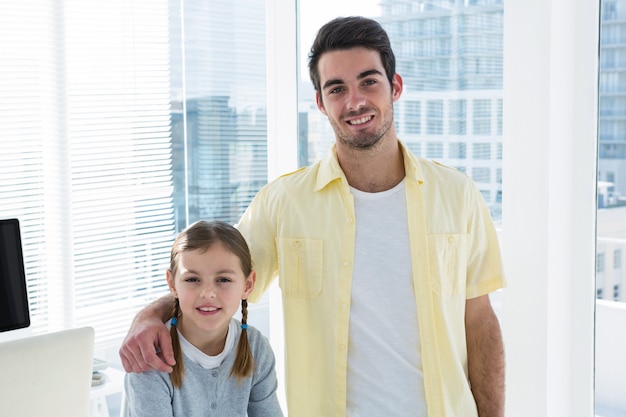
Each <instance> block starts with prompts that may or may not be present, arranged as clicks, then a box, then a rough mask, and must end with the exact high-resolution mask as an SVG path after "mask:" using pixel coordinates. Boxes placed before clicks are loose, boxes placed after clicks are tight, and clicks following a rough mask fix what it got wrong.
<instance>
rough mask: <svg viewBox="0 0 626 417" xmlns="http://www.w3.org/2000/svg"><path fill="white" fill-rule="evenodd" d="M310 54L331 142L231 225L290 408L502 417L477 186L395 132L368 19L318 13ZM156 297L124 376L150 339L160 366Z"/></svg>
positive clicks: (384, 42) (491, 234) (496, 331)
mask: <svg viewBox="0 0 626 417" xmlns="http://www.w3.org/2000/svg"><path fill="white" fill-rule="evenodd" d="M309 58H310V62H309V70H310V74H311V80H312V82H313V84H314V86H315V89H316V100H317V106H318V108H319V109H320V111H321V112H322V113H324V114H325V115H326V116H327V117H328V120H329V121H330V123H331V125H332V127H333V130H334V131H335V135H336V142H335V145H334V146H333V148H332V149H331V150H330V152H329V154H328V155H327V156H326V157H325V158H324V159H323V160H322V161H319V162H318V163H316V164H314V165H312V166H310V167H307V168H304V169H301V170H298V171H296V172H294V173H291V174H288V175H285V176H282V177H281V178H278V179H277V180H276V181H273V182H272V183H270V184H268V185H267V186H266V187H264V188H263V189H262V190H261V191H259V193H258V194H257V196H256V197H255V198H254V200H253V201H252V203H251V204H250V206H249V207H248V209H247V210H246V212H245V213H244V215H243V216H242V218H241V220H240V223H239V225H238V227H239V229H240V230H241V232H242V233H243V234H244V236H246V239H247V240H248V243H249V245H250V250H251V252H252V256H253V259H254V263H255V270H256V271H257V284H256V288H255V293H254V294H253V295H252V299H258V298H259V297H260V296H261V294H262V293H263V292H264V291H265V290H266V289H267V288H268V286H269V285H270V283H271V281H272V280H273V279H274V278H275V277H277V276H278V277H279V285H280V288H281V290H282V295H283V307H284V320H285V339H286V341H285V361H286V373H287V375H286V383H287V386H286V392H287V403H288V408H289V415H290V416H295V417H302V416H304V417H307V416H311V417H321V416H323V417H326V416H337V417H339V416H359V417H361V416H408V415H411V416H434V417H443V416H459V417H461V416H462V417H468V416H470V417H471V416H477V415H478V416H480V417H492V416H496V417H502V416H503V415H504V353H503V346H502V337H501V333H500V327H499V323H498V320H497V317H496V316H495V314H494V312H493V310H492V308H491V304H490V301H489V295H488V293H489V292H492V291H494V290H497V289H499V288H501V287H503V286H504V277H503V273H502V266H501V259H500V253H499V248H498V241H497V237H496V234H495V230H494V227H493V223H492V221H491V218H490V215H489V211H488V209H487V207H486V205H485V203H484V201H483V200H482V198H481V196H480V193H479V192H478V190H477V189H476V187H475V186H474V185H473V183H472V181H471V180H470V179H469V178H468V177H466V176H465V175H464V174H461V173H459V172H457V171H455V170H453V169H450V168H447V167H445V166H442V165H439V164H437V163H434V162H431V161H426V160H423V159H419V158H416V157H415V156H414V155H412V154H411V153H410V151H409V150H408V149H407V148H406V147H405V146H404V145H403V144H402V143H401V142H400V141H399V139H398V138H397V136H396V131H395V126H394V118H393V116H394V115H393V103H394V102H396V101H397V100H398V99H399V98H400V96H401V94H402V88H403V85H402V78H401V77H400V75H399V74H396V72H395V58H394V55H393V51H392V50H391V46H390V43H389V39H388V37H387V34H386V33H385V31H384V30H383V29H382V27H381V26H380V25H379V24H378V23H377V22H375V21H373V20H371V19H365V18H361V17H348V18H338V19H335V20H333V21H331V22H329V23H327V24H326V25H324V26H323V27H322V28H321V29H320V31H319V32H318V35H317V38H316V39H315V41H314V44H313V47H312V49H311V53H310V55H309ZM168 302H171V301H168ZM160 305H161V304H160V303H157V304H155V305H152V306H150V307H149V308H148V309H147V310H145V311H144V312H143V313H140V315H139V316H138V318H137V319H136V321H135V324H134V325H133V328H132V329H131V331H130V333H129V336H128V337H127V339H126V341H125V344H124V346H123V347H122V349H121V350H120V355H121V357H122V361H123V363H124V367H125V368H126V369H127V370H128V371H142V370H144V369H147V368H149V367H156V368H158V369H161V370H163V369H167V368H168V366H167V365H166V364H164V363H163V362H162V361H161V360H160V359H159V358H158V357H157V355H156V354H155V346H158V347H160V349H161V350H162V357H163V358H164V360H165V362H167V363H168V364H172V359H171V358H170V347H169V340H168V336H167V334H165V333H164V332H165V331H164V330H163V329H164V327H163V325H162V324H161V321H163V320H165V319H167V314H168V313H169V312H168V311H165V309H164V308H163V307H161V306H160Z"/></svg>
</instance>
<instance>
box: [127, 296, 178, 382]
mask: <svg viewBox="0 0 626 417" xmlns="http://www.w3.org/2000/svg"><path fill="white" fill-rule="evenodd" d="M171 305H172V298H171V296H165V297H162V298H160V299H159V300H157V301H156V302H155V303H153V304H152V305H150V306H148V307H146V308H145V309H144V310H142V311H141V312H139V314H138V315H137V317H136V318H135V320H134V321H133V324H132V325H131V327H130V330H129V331H128V334H127V335H126V338H125V339H124V342H123V343H122V347H121V348H120V351H119V354H120V358H121V360H122V365H123V366H124V369H125V370H126V372H144V371H149V370H152V369H156V370H158V371H161V372H172V366H174V364H175V363H176V361H175V360H174V352H173V350H172V338H171V337H170V333H169V331H168V330H167V327H165V325H164V324H163V317H167V315H168V314H169V313H170V312H171ZM168 310H169V311H168Z"/></svg>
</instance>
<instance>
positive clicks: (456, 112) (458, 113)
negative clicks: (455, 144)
mask: <svg viewBox="0 0 626 417" xmlns="http://www.w3.org/2000/svg"><path fill="white" fill-rule="evenodd" d="M448 104H449V107H450V114H449V120H450V122H449V124H450V134H451V135H465V134H466V133H467V132H466V127H467V120H466V118H467V110H466V104H467V101H466V100H450V101H449V102H448Z"/></svg>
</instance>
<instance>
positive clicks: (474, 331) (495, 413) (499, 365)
mask: <svg viewBox="0 0 626 417" xmlns="http://www.w3.org/2000/svg"><path fill="white" fill-rule="evenodd" d="M465 332H466V338H467V362H468V363H467V367H468V373H469V380H470V385H471V388H472V393H473V394H474V399H475V400H476V406H477V407H478V415H479V416H480V417H503V416H504V346H503V343H502V334H501V332H500V323H499V322H498V318H497V317H496V315H495V313H494V312H493V309H492V308H491V302H490V301H489V295H482V296H480V297H476V298H472V299H469V300H467V301H466V304H465Z"/></svg>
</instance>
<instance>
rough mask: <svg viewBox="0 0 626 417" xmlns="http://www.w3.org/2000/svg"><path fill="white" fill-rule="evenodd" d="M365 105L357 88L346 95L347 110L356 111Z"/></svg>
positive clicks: (361, 93) (363, 97)
mask: <svg viewBox="0 0 626 417" xmlns="http://www.w3.org/2000/svg"><path fill="white" fill-rule="evenodd" d="M365 103H366V100H365V95H364V94H363V92H361V91H360V90H359V89H358V88H357V89H354V90H351V91H350V92H349V93H348V102H347V107H348V110H358V109H360V108H361V107H363V106H364V105H365Z"/></svg>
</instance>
